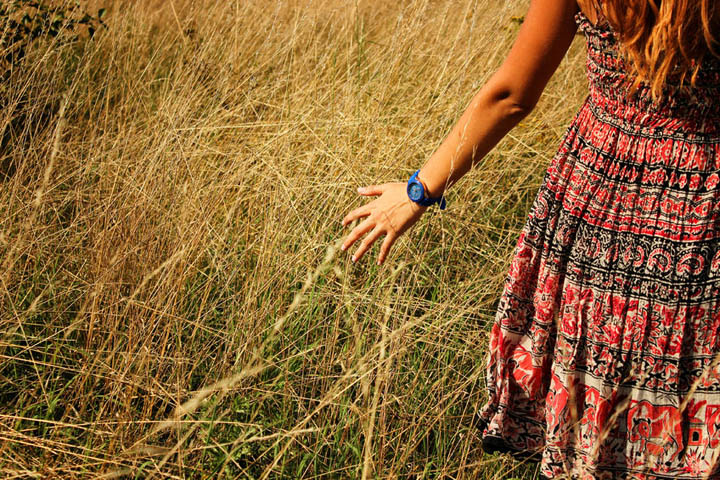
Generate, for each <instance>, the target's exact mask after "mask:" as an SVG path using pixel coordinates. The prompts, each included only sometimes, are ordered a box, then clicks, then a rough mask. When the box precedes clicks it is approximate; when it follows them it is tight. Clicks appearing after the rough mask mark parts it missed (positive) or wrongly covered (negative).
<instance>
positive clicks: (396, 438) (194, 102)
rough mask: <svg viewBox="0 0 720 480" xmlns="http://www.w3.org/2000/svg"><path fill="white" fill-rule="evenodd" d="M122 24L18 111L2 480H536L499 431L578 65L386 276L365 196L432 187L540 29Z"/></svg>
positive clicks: (3, 177)
mask: <svg viewBox="0 0 720 480" xmlns="http://www.w3.org/2000/svg"><path fill="white" fill-rule="evenodd" d="M108 3H110V2H108ZM107 6H108V7H111V8H109V10H108V15H107V24H108V28H107V29H106V30H103V31H102V32H100V35H98V36H97V37H96V38H95V39H94V40H93V41H90V42H87V43H83V44H76V45H65V46H59V45H57V44H54V43H53V42H52V41H46V42H39V43H37V44H36V48H35V50H33V51H32V52H30V55H29V56H28V57H27V58H26V60H25V63H24V64H23V65H22V68H20V69H17V70H16V71H14V72H13V75H12V76H11V78H10V80H9V82H7V84H6V85H5V88H4V90H3V91H2V101H3V110H2V113H1V114H0V118H1V119H2V120H1V121H0V126H1V127H2V129H3V135H6V136H7V138H8V139H9V141H8V142H6V143H5V144H3V145H4V146H3V150H2V151H1V152H0V155H2V157H1V158H0V167H1V168H2V171H1V172H0V192H1V195H0V214H1V217H0V218H2V220H1V222H2V223H1V228H0V259H1V261H2V269H0V298H1V300H0V322H1V326H0V331H1V332H2V337H1V338H0V468H1V469H2V470H1V472H2V473H0V476H2V477H6V478H16V477H23V476H26V477H38V478H52V477H62V478H96V477H97V476H98V475H99V474H105V475H108V477H112V476H125V477H127V478H140V477H144V478H181V477H182V478H271V477H272V478H281V477H282V478H319V477H323V478H346V477H351V478H377V477H383V478H385V477H388V478H393V477H402V478H409V477H410V478H415V477H416V478H445V477H449V478H484V479H490V478H497V479H503V478H509V477H513V476H514V477H519V478H523V479H532V478H536V477H535V475H536V470H535V467H534V466H523V465H519V464H518V463H517V462H514V461H512V460H510V459H508V458H506V457H503V456H488V455H484V454H483V453H482V450H481V449H480V444H479V436H478V434H479V432H478V431H477V417H476V413H477V411H478V409H479V407H480V406H481V405H482V404H483V402H484V399H485V393H484V390H485V388H484V362H485V355H486V343H487V332H488V330H489V325H490V322H491V321H492V318H493V314H494V309H495V306H496V302H497V298H498V295H499V293H500V290H501V288H502V282H503V279H504V277H505V274H506V270H507V267H508V266H509V260H510V254H511V253H512V249H513V247H514V245H515V242H516V240H517V234H518V232H519V229H520V228H521V227H522V224H523V222H524V220H525V216H526V215H527V212H528V210H529V207H530V204H531V202H532V200H533V199H534V196H535V192H536V190H537V188H538V186H539V185H540V182H541V180H542V175H543V173H544V171H545V168H546V167H547V165H548V163H549V161H550V158H551V157H552V155H553V154H554V153H555V150H556V148H557V146H558V144H559V140H560V138H561V136H562V134H563V133H564V132H565V129H566V127H567V125H568V124H569V122H570V120H571V118H572V116H573V115H574V113H575V111H576V109H577V108H578V107H579V105H580V102H581V101H582V99H583V97H584V95H585V93H586V83H585V80H584V72H583V64H584V53H585V52H584V47H583V41H582V39H581V38H580V37H578V38H577V39H576V42H575V44H574V45H573V47H572V48H571V51H570V52H569V54H568V57H567V59H566V60H565V61H564V62H563V63H562V64H561V66H560V68H559V70H558V71H557V73H556V74H555V76H554V77H553V79H552V81H551V83H550V85H549V86H548V88H547V90H546V92H545V94H544V95H543V98H542V100H541V102H540V104H539V105H538V107H537V108H536V110H535V111H534V112H533V113H532V114H531V115H530V116H528V117H527V118H526V119H525V120H524V121H523V122H522V123H521V124H520V125H519V126H518V127H517V128H516V129H515V130H513V131H512V132H511V134H510V135H509V136H508V137H507V138H506V139H505V140H503V141H502V142H501V143H500V144H499V145H498V146H497V148H496V149H495V150H494V151H493V152H492V153H491V154H490V155H489V156H488V157H486V158H485V159H484V161H483V162H482V164H481V165H479V166H478V167H477V168H476V169H475V170H474V171H472V172H470V173H469V174H468V175H467V176H466V177H465V178H464V179H463V180H462V181H461V182H460V183H458V184H457V185H456V186H455V187H453V188H452V189H451V190H450V191H449V192H448V208H447V210H445V211H443V212H440V211H438V210H436V209H430V210H428V214H427V215H426V216H425V218H423V219H421V221H420V222H419V223H418V225H417V226H416V228H415V229H414V230H411V231H410V232H409V233H407V234H406V235H405V236H404V237H402V238H401V239H400V240H399V241H398V243H397V244H396V246H395V247H394V249H393V250H392V253H391V255H390V257H389V258H388V260H387V261H386V263H385V265H383V266H382V267H378V266H377V265H375V264H374V262H373V260H374V259H375V257H376V255H377V248H378V247H377V246H375V247H374V248H373V249H372V250H371V251H370V252H369V254H368V255H367V256H366V257H365V258H364V259H363V260H362V261H361V262H360V263H359V264H358V265H352V264H351V262H349V261H348V254H347V253H345V252H340V251H339V250H338V248H337V247H338V246H339V244H338V241H339V240H341V239H342V238H343V237H344V235H346V234H347V233H348V231H349V230H348V229H343V228H342V226H341V224H340V221H341V219H342V217H343V216H344V215H345V214H346V213H347V212H348V211H349V210H350V209H352V208H353V207H354V206H357V205H359V204H360V203H361V202H364V201H367V199H364V198H360V197H359V196H358V195H357V194H356V193H355V191H356V190H355V189H356V187H357V186H359V185H367V184H371V183H382V182H389V181H404V180H405V179H407V177H408V176H409V175H410V174H411V173H412V172H413V171H414V170H415V169H416V168H418V167H419V166H420V165H422V163H423V162H424V160H425V159H426V158H427V157H428V156H429V155H430V154H431V153H432V151H433V150H434V148H436V147H437V146H438V144H439V143H440V141H441V140H442V139H443V136H444V135H445V134H446V133H447V132H448V130H449V128H450V126H451V125H452V123H453V122H454V120H455V119H456V118H457V117H458V116H459V115H460V113H461V112H462V110H463V109H464V107H465V105H466V104H467V102H468V101H469V100H470V98H471V97H472V95H473V94H474V93H475V92H476V91H477V89H479V88H480V87H481V86H482V85H483V82H484V81H485V80H486V79H487V78H488V77H489V76H490V75H491V74H492V73H493V71H494V70H495V69H496V68H497V67H498V66H499V65H500V63H501V62H502V59H503V58H504V55H505V54H506V53H507V51H508V50H509V48H510V45H511V42H512V40H513V39H514V37H515V35H516V33H517V30H518V28H519V24H518V22H517V21H516V20H513V17H517V16H519V15H522V14H523V13H524V11H525V8H526V2H509V3H502V4H501V3H497V2H495V3H493V2H486V1H466V2H452V1H448V0H437V1H423V0H417V1H415V0H413V1H409V2H391V1H385V0H380V1H373V2H342V1H335V0H332V1H323V2H320V1H313V0H302V1H301V0H298V1H286V2H273V1H269V0H242V1H234V2H233V1H228V2H209V1H208V2H190V1H188V0H176V1H173V2H158V1H150V0H142V1H137V2H135V1H133V2H112V5H107ZM18 119H20V120H18Z"/></svg>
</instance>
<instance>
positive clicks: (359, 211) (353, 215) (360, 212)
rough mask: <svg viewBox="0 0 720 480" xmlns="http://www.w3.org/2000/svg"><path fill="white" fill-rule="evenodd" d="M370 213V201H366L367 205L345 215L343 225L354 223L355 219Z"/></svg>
mask: <svg viewBox="0 0 720 480" xmlns="http://www.w3.org/2000/svg"><path fill="white" fill-rule="evenodd" d="M371 203H372V202H371ZM368 215H370V203H366V204H365V205H362V206H360V207H358V208H356V209H355V210H353V211H352V212H350V213H348V214H347V215H345V218H343V220H342V225H343V227H344V226H345V225H348V224H349V223H352V222H353V221H354V220H356V219H358V218H362V217H367V216H368Z"/></svg>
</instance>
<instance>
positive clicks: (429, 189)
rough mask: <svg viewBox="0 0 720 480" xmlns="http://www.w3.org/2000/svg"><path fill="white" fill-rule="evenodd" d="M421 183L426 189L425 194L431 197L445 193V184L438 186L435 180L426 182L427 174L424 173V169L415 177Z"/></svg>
mask: <svg viewBox="0 0 720 480" xmlns="http://www.w3.org/2000/svg"><path fill="white" fill-rule="evenodd" d="M415 178H416V179H417V180H418V181H419V182H420V183H422V185H423V189H424V190H425V194H426V195H427V196H428V197H430V198H437V197H441V196H443V195H444V194H445V189H444V188H443V187H444V185H443V186H436V184H435V183H433V182H426V181H425V174H423V173H422V171H419V172H418V174H417V176H416V177H415Z"/></svg>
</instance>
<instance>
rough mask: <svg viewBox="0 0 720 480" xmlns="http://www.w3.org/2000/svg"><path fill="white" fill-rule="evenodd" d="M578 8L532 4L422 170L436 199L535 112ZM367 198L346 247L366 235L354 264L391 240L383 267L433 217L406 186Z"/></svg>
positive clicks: (372, 190) (540, 0) (546, 0)
mask: <svg viewBox="0 0 720 480" xmlns="http://www.w3.org/2000/svg"><path fill="white" fill-rule="evenodd" d="M577 9H578V7H577V4H576V3H575V0H531V3H530V8H529V10H528V12H527V15H526V16H525V21H524V22H523V24H522V26H521V27H520V31H519V33H518V36H517V38H516V40H515V42H514V44H513V46H512V49H511V50H510V53H509V54H508V56H507V58H506V59H505V61H504V62H503V64H502V66H501V67H500V68H499V69H498V70H497V71H496V72H495V73H494V74H493V76H492V77H491V78H490V79H489V80H488V82H487V83H486V84H485V85H484V86H483V87H482V89H481V90H480V91H479V92H478V93H477V94H476V95H475V96H474V97H473V99H472V101H471V102H470V105H469V106H468V108H467V109H466V110H465V112H464V113H463V114H462V116H461V117H460V119H459V120H458V121H457V123H456V124H455V126H454V127H453V129H452V131H451V132H450V134H449V135H448V136H447V138H446V139H445V140H444V141H443V143H442V144H441V145H440V147H439V148H438V149H437V150H436V151H435V153H433V155H432V156H431V157H430V158H429V159H428V160H427V162H426V163H425V165H423V167H422V168H421V169H420V173H419V174H418V178H419V179H420V180H422V182H423V183H424V184H425V186H426V187H427V190H428V195H429V196H431V197H436V196H439V195H440V194H441V193H443V192H444V191H445V190H447V188H448V187H449V186H450V185H452V184H453V183H455V182H456V181H457V180H459V179H460V178H461V177H462V176H463V175H464V174H465V173H467V171H468V170H470V168H471V167H472V166H473V165H474V164H475V163H477V162H478V161H479V160H480V159H482V158H483V157H484V156H485V155H486V154H487V153H488V152H489V151H490V150H491V149H492V148H493V147H494V146H495V145H496V144H497V143H498V142H499V141H500V139H502V137H503V136H505V134H506V133H507V132H508V131H510V130H511V129H512V128H513V127H514V126H515V125H517V123H518V122H519V121H520V120H521V119H522V118H523V117H525V116H526V115H527V114H528V113H529V112H530V111H532V109H533V108H534V107H535V104H536V103H537V101H538V99H539V98H540V94H541V93H542V91H543V89H544V88H545V85H546V84H547V82H548V80H549V79H550V77H551V76H552V74H553V73H554V72H555V70H556V69H557V66H558V65H559V63H560V61H561V60H562V58H563V57H564V56H565V53H566V52H567V49H568V47H569V46H570V44H571V43H572V39H573V36H574V35H575V31H576V24H575V20H574V15H575V13H576V12H577ZM358 192H359V193H360V194H361V195H367V196H371V195H380V197H379V198H377V199H376V200H374V201H372V202H370V203H367V204H365V205H362V206H360V207H358V208H356V209H355V210H353V211H351V212H350V213H348V214H347V215H346V216H345V218H343V221H342V223H343V225H347V224H349V223H350V222H352V221H353V220H355V219H357V218H362V217H366V218H365V220H364V221H363V222H361V223H360V224H359V225H357V226H356V227H355V228H354V229H353V230H352V232H350V235H348V238H347V239H346V240H345V241H344V242H343V245H342V249H343V250H346V249H347V248H349V247H350V246H351V245H352V244H353V243H354V242H355V241H357V240H358V239H359V238H360V237H361V236H362V235H364V234H366V233H368V232H369V234H368V235H367V236H366V237H365V239H363V241H362V242H361V244H360V246H359V247H358V249H357V251H356V253H355V254H354V255H353V261H356V260H358V259H360V258H361V257H362V255H363V254H364V253H365V252H366V251H367V249H368V248H370V246H371V245H372V243H373V242H374V241H375V240H377V239H378V238H379V237H380V236H381V235H383V234H385V235H386V238H385V241H384V242H383V244H382V246H381V249H380V254H379V257H378V264H380V263H382V261H383V260H384V259H385V257H386V256H387V253H388V251H389V249H390V247H391V246H392V244H393V243H394V242H395V240H396V239H397V238H398V237H399V236H400V235H401V234H402V233H403V232H405V231H406V230H407V229H409V228H410V227H411V226H412V225H413V224H414V223H415V222H416V221H417V220H418V219H419V218H420V216H421V215H422V213H423V212H424V211H425V210H426V209H427V207H422V206H419V205H418V204H416V203H414V202H412V201H411V200H410V199H409V198H408V197H407V193H406V191H405V183H404V182H396V183H386V184H382V185H373V186H369V187H365V188H361V189H358Z"/></svg>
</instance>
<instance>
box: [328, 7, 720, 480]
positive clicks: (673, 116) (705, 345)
mask: <svg viewBox="0 0 720 480" xmlns="http://www.w3.org/2000/svg"><path fill="white" fill-rule="evenodd" d="M716 3H717V2H714V0H662V2H660V0H604V1H603V2H602V3H600V2H592V0H587V1H585V2H581V3H580V5H578V4H576V3H575V2H574V1H573V0H532V1H531V5H530V9H529V11H528V13H527V15H526V17H525V21H524V23H523V25H522V28H521V29H520V32H519V34H518V37H517V39H516V41H515V43H514V45H513V47H512V49H511V51H510V53H509V55H508V57H507V59H506V60H505V62H504V63H503V65H502V66H501V67H500V69H499V70H498V71H497V72H496V73H495V74H494V75H493V76H492V77H491V79H490V80H489V81H488V83H487V84H486V85H485V86H484V87H483V88H482V89H481V90H480V91H479V92H478V93H477V94H476V95H475V97H474V98H473V100H472V102H471V104H470V106H469V107H468V108H467V110H466V111H465V112H464V113H463V115H462V117H461V118H460V120H459V121H458V122H457V124H456V125H455V127H454V128H453V129H452V131H451V133H450V134H449V136H448V137H447V139H445V141H444V142H443V143H442V145H441V146H440V147H439V148H438V150H437V151H436V152H435V153H434V154H433V155H432V156H431V157H430V158H429V159H428V161H427V162H426V163H425V165H424V166H423V167H422V168H421V169H420V170H419V171H418V172H416V175H414V176H413V177H412V178H411V179H410V180H409V181H408V183H407V184H406V183H405V182H399V183H386V184H383V185H377V186H369V187H365V188H360V189H359V193H360V194H362V195H374V196H378V195H379V198H377V199H375V200H373V201H372V202H369V203H367V204H365V205H363V206H361V207H359V208H356V209H354V210H353V211H351V212H350V213H349V214H348V215H347V216H346V217H345V218H344V219H343V222H342V223H343V225H348V224H349V223H350V222H352V221H354V220H356V219H363V218H364V220H362V221H361V222H360V223H359V224H358V225H357V226H356V227H355V228H354V229H353V230H352V231H351V233H350V234H349V236H348V237H347V239H346V240H345V241H344V243H343V247H342V248H343V250H345V249H347V248H348V247H350V246H351V245H353V244H354V243H355V242H356V241H358V240H359V239H360V238H361V237H362V236H363V235H365V237H364V238H363V239H362V241H361V242H360V244H359V247H358V248H357V249H356V251H355V253H354V255H353V257H352V259H353V261H357V260H358V259H360V258H361V257H362V256H363V254H364V253H365V252H366V251H367V250H368V248H369V247H370V246H371V245H372V244H373V242H374V241H375V240H377V239H379V238H380V237H381V236H382V235H385V239H384V241H383V242H382V245H381V248H380V253H379V257H378V263H381V262H382V261H383V260H384V259H385V258H386V257H387V254H388V251H389V250H390V248H391V246H392V244H393V243H394V242H395V240H396V239H397V238H398V236H399V235H401V234H402V233H403V232H405V231H406V230H408V229H409V228H410V227H411V226H412V225H413V224H414V223H415V222H417V220H418V219H419V218H420V216H421V215H422V214H423V212H424V211H425V210H426V209H427V208H429V206H430V205H433V204H435V203H440V204H441V205H440V206H441V208H442V207H444V198H443V197H442V195H443V193H444V192H445V190H446V189H447V188H448V187H449V186H450V185H452V184H453V183H455V182H456V181H457V180H458V179H460V178H461V177H462V176H463V175H464V174H465V173H466V172H467V171H468V170H469V169H470V168H471V166H472V165H473V164H474V163H475V162H477V161H478V160H480V159H481V158H482V157H483V156H484V155H485V154H486V153H487V152H488V151H489V150H490V149H491V148H493V146H494V145H495V144H496V143H497V142H498V141H499V140H500V139H501V138H502V137H503V135H505V134H506V133H507V132H508V131H509V130H510V129H511V128H512V127H513V126H515V125H516V124H517V123H518V122H519V121H520V120H521V119H522V118H523V117H524V116H525V115H527V114H528V113H529V112H530V111H531V110H532V109H533V107H534V105H535V104H536V102H537V100H538V98H539V97H540V94H541V92H542V90H543V88H544V87H545V85H546V83H547V81H548V79H549V78H550V77H551V75H552V73H553V72H554V71H555V69H556V67H557V65H558V64H559V62H560V60H561V59H562V57H563V56H564V55H565V53H566V50H567V48H568V46H569V45H570V43H571V41H572V39H573V35H574V34H575V32H576V29H577V27H578V26H579V28H580V29H581V30H582V31H583V33H584V34H585V37H586V42H587V47H588V59H587V74H588V79H589V87H590V92H589V95H588V97H587V98H586V100H585V102H584V103H583V105H582V106H581V107H580V110H579V111H578V113H577V114H576V116H575V118H574V119H573V121H572V124H571V125H570V127H569V128H568V130H567V132H566V134H565V136H564V137H563V139H562V142H561V145H560V148H559V150H558V152H557V154H556V155H555V157H554V158H553V160H552V162H551V164H550V166H549V168H548V170H547V173H546V175H545V178H544V181H543V184H542V186H541V188H540V191H539V192H538V194H537V197H536V199H535V202H534V204H533V206H532V209H531V211H530V214H529V217H528V219H527V222H526V224H525V226H524V228H523V230H522V232H521V233H520V237H519V239H518V242H517V246H516V248H515V252H514V257H513V260H512V263H511V266H510V271H509V274H508V276H507V278H506V281H505V285H504V289H503V293H502V296H501V298H500V303H499V307H498V310H497V314H496V318H495V323H494V325H493V328H492V332H491V346H490V353H489V357H488V367H487V368H488V369H487V381H488V387H489V400H488V402H487V404H486V405H485V406H484V407H483V408H482V410H481V411H480V412H479V415H480V419H481V424H482V437H483V447H484V448H485V449H486V450H490V451H495V450H500V451H508V452H511V453H514V454H516V455H518V456H532V457H535V458H537V459H540V460H541V462H542V463H541V472H542V474H543V475H544V476H546V477H549V478H558V477H560V476H563V475H564V474H569V475H570V476H572V477H577V478H713V477H715V476H718V475H720V473H719V472H720V468H718V467H716V466H717V465H718V464H720V461H718V456H720V368H718V367H717V364H718V360H720V358H718V356H719V354H720V177H719V175H720V87H719V85H720V58H718V53H720V48H719V47H720V46H719V45H718V43H717V40H716V39H715V38H714V37H713V34H717V33H719V32H720V28H719V27H720V21H718V19H719V17H720V13H719V10H720V4H717V5H716Z"/></svg>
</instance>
